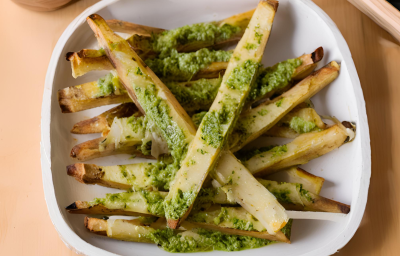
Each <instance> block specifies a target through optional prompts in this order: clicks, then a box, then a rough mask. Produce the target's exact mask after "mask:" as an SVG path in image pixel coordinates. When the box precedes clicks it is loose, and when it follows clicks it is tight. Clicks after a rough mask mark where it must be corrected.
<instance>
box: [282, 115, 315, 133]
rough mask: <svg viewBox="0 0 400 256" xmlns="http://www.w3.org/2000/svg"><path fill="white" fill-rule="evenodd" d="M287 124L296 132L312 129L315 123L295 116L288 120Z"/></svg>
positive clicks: (305, 131)
mask: <svg viewBox="0 0 400 256" xmlns="http://www.w3.org/2000/svg"><path fill="white" fill-rule="evenodd" d="M289 126H290V128H291V129H293V130H295V131H296V132H297V133H307V132H311V131H313V130H314V129H315V127H316V126H317V125H316V124H315V123H314V122H311V121H306V120H304V119H303V118H301V117H298V116H295V117H293V118H292V119H291V120H290V124H289Z"/></svg>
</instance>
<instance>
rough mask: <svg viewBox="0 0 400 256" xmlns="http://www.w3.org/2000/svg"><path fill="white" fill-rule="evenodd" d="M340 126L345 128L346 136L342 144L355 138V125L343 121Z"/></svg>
mask: <svg viewBox="0 0 400 256" xmlns="http://www.w3.org/2000/svg"><path fill="white" fill-rule="evenodd" d="M342 125H343V126H344V128H346V132H347V134H348V136H347V137H346V140H345V141H344V143H347V142H351V141H353V140H354V138H355V137H356V124H355V123H351V122H348V121H343V122H342Z"/></svg>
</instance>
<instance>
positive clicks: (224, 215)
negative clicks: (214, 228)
mask: <svg viewBox="0 0 400 256" xmlns="http://www.w3.org/2000/svg"><path fill="white" fill-rule="evenodd" d="M227 217H228V210H227V209H226V208H225V207H221V211H220V212H219V214H218V216H217V217H215V218H214V224H215V225H218V224H220V223H221V222H223V221H224V220H225V219H227Z"/></svg>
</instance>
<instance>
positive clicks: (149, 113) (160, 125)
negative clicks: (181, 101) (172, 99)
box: [134, 85, 189, 170]
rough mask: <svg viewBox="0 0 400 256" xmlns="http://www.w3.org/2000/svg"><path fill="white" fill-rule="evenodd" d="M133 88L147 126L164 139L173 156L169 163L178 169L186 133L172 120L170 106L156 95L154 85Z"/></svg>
mask: <svg viewBox="0 0 400 256" xmlns="http://www.w3.org/2000/svg"><path fill="white" fill-rule="evenodd" d="M134 90H135V94H136V96H137V98H138V101H139V102H140V104H141V107H142V108H143V109H144V112H145V113H146V119H147V122H149V124H148V127H151V128H152V129H154V131H155V132H157V133H158V134H160V135H161V136H162V137H163V139H164V140H165V141H166V143H167V145H168V150H169V152H170V154H171V156H172V158H173V161H172V163H171V165H173V166H174V167H173V168H174V169H175V168H176V169H178V170H179V168H180V166H181V162H182V161H183V159H185V156H186V153H187V150H188V146H189V143H188V141H187V139H186V136H187V135H186V134H185V133H184V131H183V130H182V129H181V128H180V127H179V126H178V124H177V123H176V122H174V121H173V120H172V117H171V116H170V108H169V106H168V104H167V102H166V101H165V100H163V99H161V98H160V97H158V95H157V89H156V87H155V85H148V86H147V87H146V88H145V89H143V88H140V87H136V88H134Z"/></svg>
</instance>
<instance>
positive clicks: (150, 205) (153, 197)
mask: <svg viewBox="0 0 400 256" xmlns="http://www.w3.org/2000/svg"><path fill="white" fill-rule="evenodd" d="M133 193H140V194H141V195H142V197H143V200H144V201H143V202H144V203H146V204H147V211H149V213H151V214H153V215H157V216H164V214H165V213H164V208H163V206H162V202H163V200H164V197H163V196H161V194H160V192H158V191H144V190H143V191H138V192H133V191H128V192H122V193H115V194H106V197H104V198H95V199H94V200H93V201H91V202H89V204H90V205H92V206H93V205H97V204H102V205H107V204H113V203H119V204H124V208H126V207H127V203H132V202H139V201H140V199H138V198H135V199H132V198H131V197H132V195H133Z"/></svg>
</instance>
